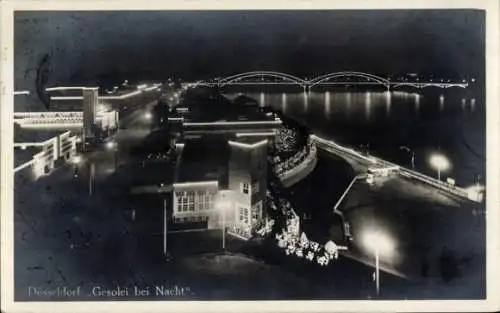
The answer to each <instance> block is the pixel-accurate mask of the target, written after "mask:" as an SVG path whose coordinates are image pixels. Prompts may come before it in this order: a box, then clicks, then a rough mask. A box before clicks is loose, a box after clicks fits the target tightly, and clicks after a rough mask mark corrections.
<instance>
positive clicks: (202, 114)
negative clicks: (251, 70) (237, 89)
mask: <svg viewBox="0 0 500 313" xmlns="http://www.w3.org/2000/svg"><path fill="white" fill-rule="evenodd" d="M179 106H180V107H182V108H189V112H188V113H184V114H182V116H183V117H184V119H185V120H186V121H189V122H215V121H267V120H273V119H274V117H273V116H268V115H267V114H266V113H264V112H261V110H260V108H259V106H258V102H257V101H256V100H254V99H252V98H250V97H246V96H244V95H242V96H239V97H237V98H236V99H235V100H234V101H231V100H229V99H228V98H226V97H225V96H223V95H222V94H218V93H214V92H213V91H207V92H200V91H198V92H197V93H191V94H187V95H186V96H185V97H184V99H183V101H182V103H181V104H180V105H179Z"/></svg>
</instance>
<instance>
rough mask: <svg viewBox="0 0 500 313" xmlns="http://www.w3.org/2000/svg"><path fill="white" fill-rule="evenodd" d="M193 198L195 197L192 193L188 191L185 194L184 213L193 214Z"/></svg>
mask: <svg viewBox="0 0 500 313" xmlns="http://www.w3.org/2000/svg"><path fill="white" fill-rule="evenodd" d="M194 197H195V193H194V192H193V191H190V192H188V193H187V204H186V205H187V208H186V211H191V212H194Z"/></svg>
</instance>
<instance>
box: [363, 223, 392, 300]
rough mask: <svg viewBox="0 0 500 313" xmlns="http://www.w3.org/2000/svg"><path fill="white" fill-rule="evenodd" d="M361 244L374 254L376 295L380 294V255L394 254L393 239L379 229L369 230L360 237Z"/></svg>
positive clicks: (386, 256)
mask: <svg viewBox="0 0 500 313" xmlns="http://www.w3.org/2000/svg"><path fill="white" fill-rule="evenodd" d="M362 240H363V245H364V246H365V247H366V248H367V249H368V250H370V251H371V252H372V253H373V254H374V255H375V281H376V288H377V296H378V295H379V294H380V262H379V260H380V255H382V256H383V257H384V258H391V257H393V255H394V241H393V240H392V239H391V238H390V237H389V236H387V235H386V234H384V233H382V232H380V231H369V232H366V233H365V234H364V236H363V237H362Z"/></svg>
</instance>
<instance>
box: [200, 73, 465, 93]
mask: <svg viewBox="0 0 500 313" xmlns="http://www.w3.org/2000/svg"><path fill="white" fill-rule="evenodd" d="M198 84H202V85H210V86H218V87H224V86H228V85H298V86H301V87H303V88H304V90H310V88H311V87H314V86H318V85H323V86H324V85H331V86H347V85H381V86H384V87H385V88H387V89H388V90H390V89H393V88H398V87H405V86H406V87H414V88H426V87H438V88H450V87H460V88H466V87H467V86H468V83H467V82H461V83H457V82H442V81H441V82H432V81H418V80H417V81H407V80H405V81H394V80H390V79H387V78H384V77H381V76H377V75H373V74H370V73H364V72H353V71H343V72H335V73H329V74H325V75H321V76H317V77H315V78H312V79H302V78H300V77H297V76H294V75H290V74H286V73H281V72H273V71H253V72H245V73H240V74H236V75H232V76H228V77H225V78H221V79H218V80H211V81H202V82H198Z"/></svg>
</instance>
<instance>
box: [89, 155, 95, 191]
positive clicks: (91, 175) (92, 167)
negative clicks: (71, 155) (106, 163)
mask: <svg viewBox="0 0 500 313" xmlns="http://www.w3.org/2000/svg"><path fill="white" fill-rule="evenodd" d="M89 172H90V173H89V195H92V191H93V189H94V175H95V164H94V162H92V163H90V168H89Z"/></svg>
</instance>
